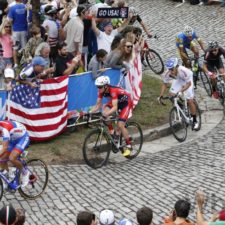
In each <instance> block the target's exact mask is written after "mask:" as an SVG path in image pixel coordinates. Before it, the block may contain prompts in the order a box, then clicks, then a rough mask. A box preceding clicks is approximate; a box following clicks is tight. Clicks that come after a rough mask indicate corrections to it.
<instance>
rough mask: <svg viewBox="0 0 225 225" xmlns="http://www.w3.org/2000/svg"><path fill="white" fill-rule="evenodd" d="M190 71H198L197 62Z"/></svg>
mask: <svg viewBox="0 0 225 225" xmlns="http://www.w3.org/2000/svg"><path fill="white" fill-rule="evenodd" d="M192 71H193V72H197V71H198V63H197V62H194V65H193V67H192Z"/></svg>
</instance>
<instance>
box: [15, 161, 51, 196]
mask: <svg viewBox="0 0 225 225" xmlns="http://www.w3.org/2000/svg"><path fill="white" fill-rule="evenodd" d="M25 168H27V170H28V171H29V172H30V176H29V179H30V180H29V183H28V185H26V186H25V187H22V186H20V188H19V189H18V191H19V193H20V195H21V196H23V197H24V198H27V199H35V198H37V197H39V196H40V195H41V194H42V193H43V192H44V190H45V189H46V187H47V184H48V177H49V173H48V167H47V165H46V164H45V163H44V162H43V161H42V160H40V159H30V160H28V161H27V162H26V163H25ZM20 178H21V175H20Z"/></svg>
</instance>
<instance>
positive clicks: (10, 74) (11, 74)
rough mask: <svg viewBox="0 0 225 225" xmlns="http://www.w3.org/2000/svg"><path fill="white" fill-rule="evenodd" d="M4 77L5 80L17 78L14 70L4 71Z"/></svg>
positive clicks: (7, 69)
mask: <svg viewBox="0 0 225 225" xmlns="http://www.w3.org/2000/svg"><path fill="white" fill-rule="evenodd" d="M4 76H5V78H15V73H14V70H13V69H12V68H6V69H5V70H4Z"/></svg>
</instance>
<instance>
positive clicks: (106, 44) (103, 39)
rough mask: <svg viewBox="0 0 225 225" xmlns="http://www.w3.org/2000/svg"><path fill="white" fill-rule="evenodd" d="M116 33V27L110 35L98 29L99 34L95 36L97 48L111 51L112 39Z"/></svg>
mask: <svg viewBox="0 0 225 225" xmlns="http://www.w3.org/2000/svg"><path fill="white" fill-rule="evenodd" d="M117 34H118V31H117V29H115V30H113V31H112V33H111V34H110V35H108V34H106V33H105V32H103V31H100V34H99V35H98V36H97V43H98V49H104V50H106V51H107V52H108V53H109V52H110V51H111V44H112V41H113V39H114V37H115V36H116V35H117Z"/></svg>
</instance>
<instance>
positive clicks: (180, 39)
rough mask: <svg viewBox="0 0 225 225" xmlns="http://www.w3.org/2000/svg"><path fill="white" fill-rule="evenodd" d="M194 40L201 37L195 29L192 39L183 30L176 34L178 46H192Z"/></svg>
mask: <svg viewBox="0 0 225 225" xmlns="http://www.w3.org/2000/svg"><path fill="white" fill-rule="evenodd" d="M193 40H197V41H199V40H200V38H199V37H198V36H197V34H196V33H195V31H194V32H192V38H191V39H189V38H188V37H187V36H185V35H184V33H183V32H181V33H179V34H178V35H177V36H176V46H177V47H178V48H190V45H191V42H192V41H193Z"/></svg>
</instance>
